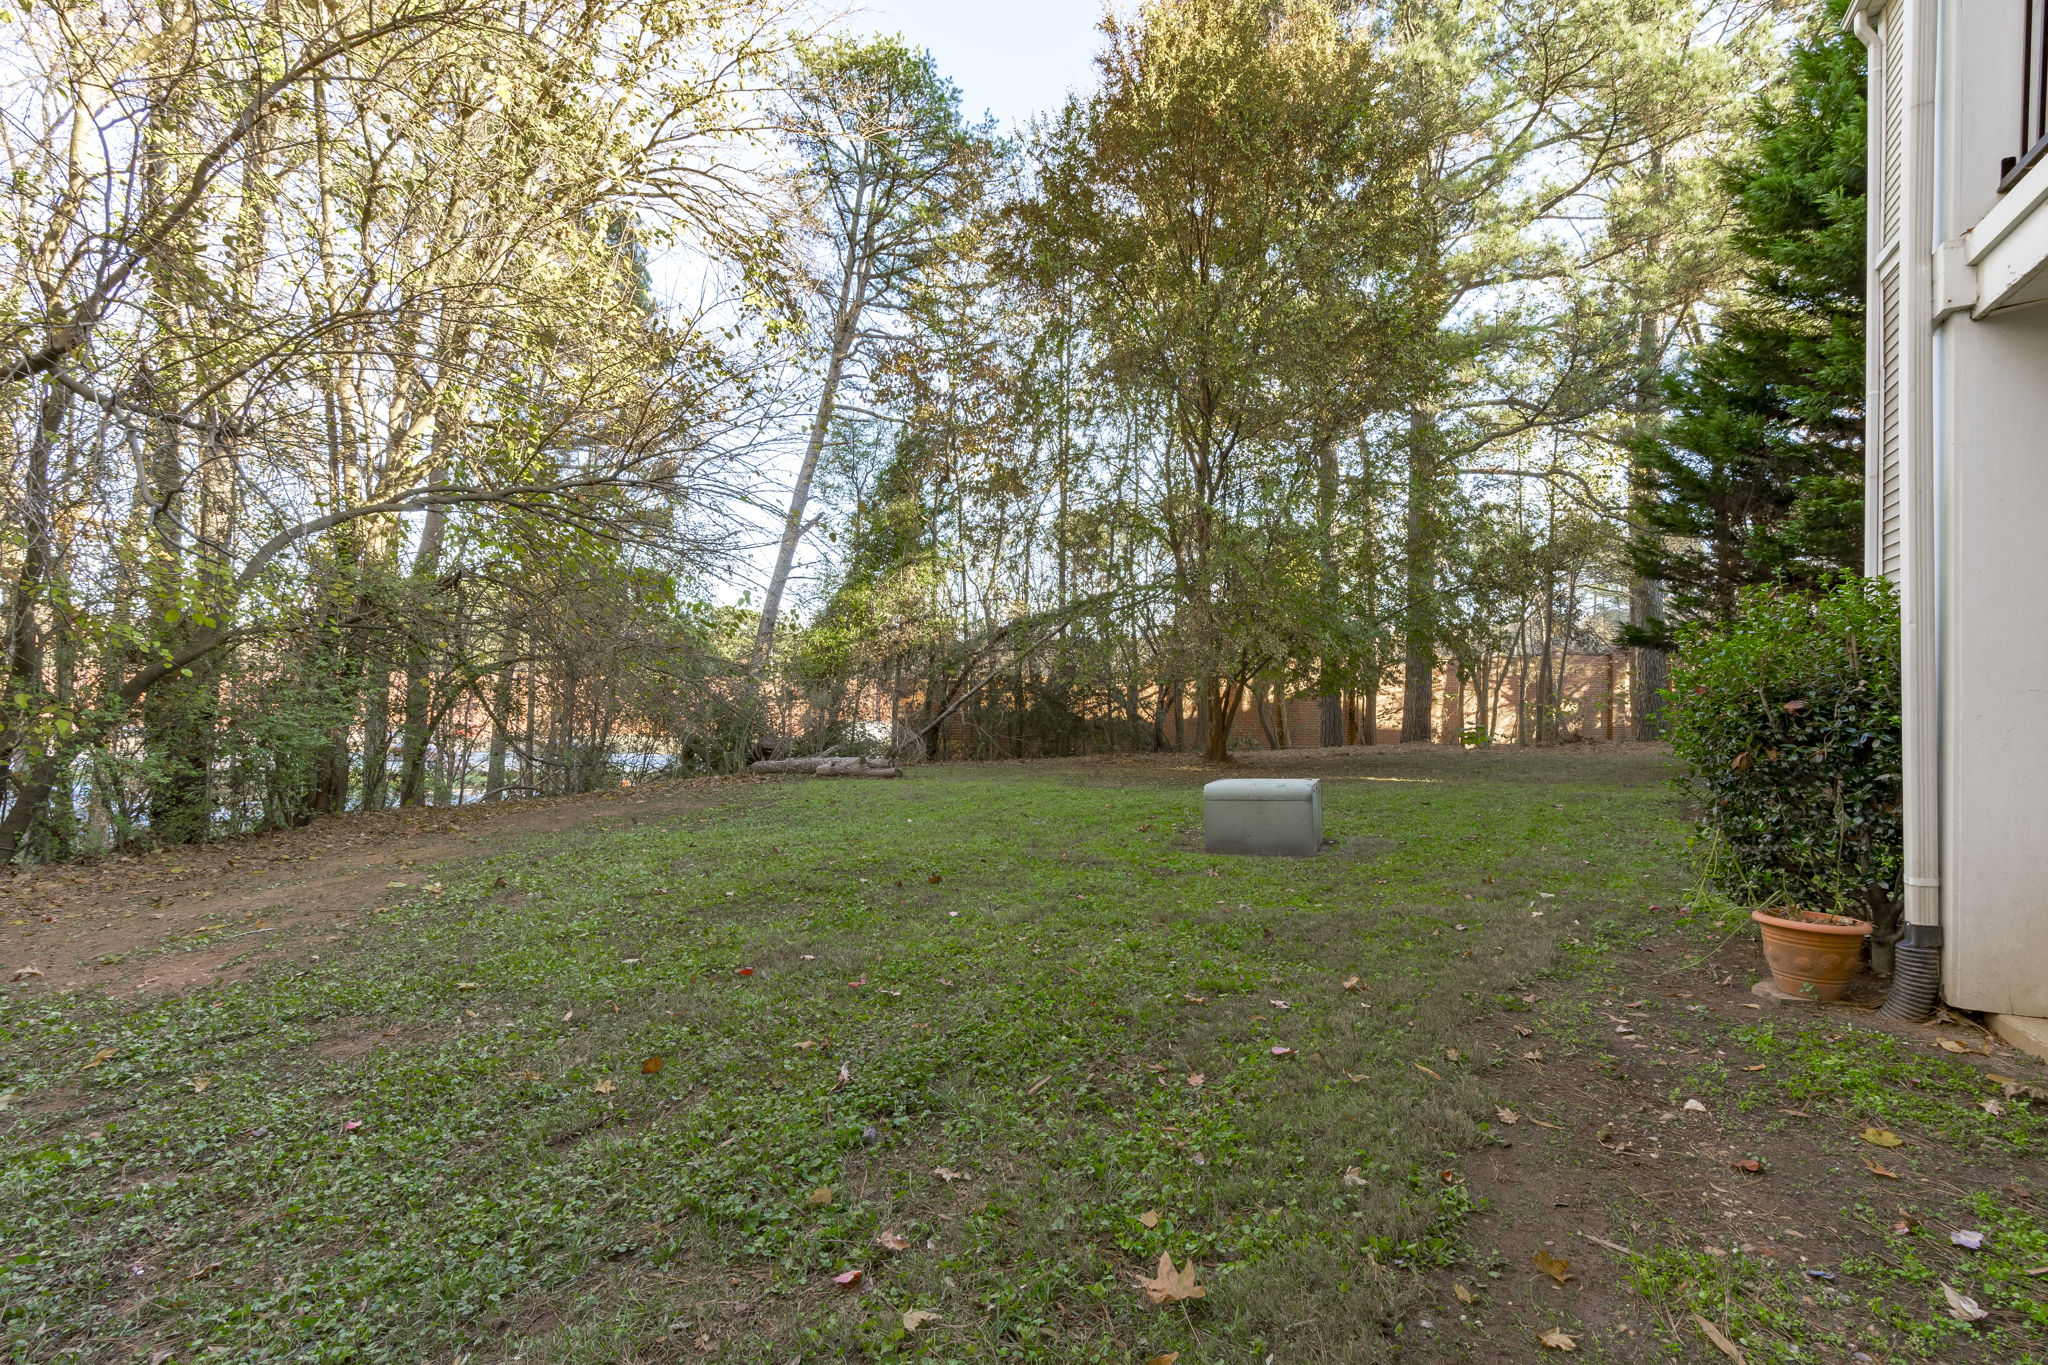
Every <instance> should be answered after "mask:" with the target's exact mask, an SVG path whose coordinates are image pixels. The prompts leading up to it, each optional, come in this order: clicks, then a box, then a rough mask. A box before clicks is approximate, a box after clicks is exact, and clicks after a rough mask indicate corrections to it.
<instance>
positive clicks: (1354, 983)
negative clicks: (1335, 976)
mask: <svg viewBox="0 0 2048 1365" xmlns="http://www.w3.org/2000/svg"><path fill="white" fill-rule="evenodd" d="M1358 988H1359V981H1358V978H1357V977H1355V976H1350V977H1346V978H1345V979H1344V989H1345V990H1347V991H1355V990H1357V989H1358Z"/></svg>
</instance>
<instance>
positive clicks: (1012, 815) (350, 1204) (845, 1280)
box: [0, 753, 1822, 1365]
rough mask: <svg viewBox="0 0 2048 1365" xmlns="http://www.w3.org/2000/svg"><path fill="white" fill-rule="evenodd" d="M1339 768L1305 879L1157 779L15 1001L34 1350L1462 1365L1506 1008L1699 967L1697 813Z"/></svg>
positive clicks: (1090, 781) (597, 856) (1536, 774)
mask: <svg viewBox="0 0 2048 1365" xmlns="http://www.w3.org/2000/svg"><path fill="white" fill-rule="evenodd" d="M1318 771H1320V772H1322V773H1323V774H1324V775H1325V776H1328V777H1330V778H1331V779H1332V780H1331V781H1330V782H1329V785H1328V788H1327V789H1326V790H1327V794H1328V812H1329V831H1328V832H1329V834H1330V836H1331V838H1332V839H1333V840H1334V841H1335V846H1334V847H1333V848H1331V849H1329V850H1327V851H1326V852H1325V854H1324V855H1323V856H1322V857H1321V858H1319V859H1316V860H1298V861H1297V860H1253V859H1233V858H1212V857H1209V856H1207V855H1205V854H1203V853H1202V852H1201V851H1200V845H1199V822H1200V813H1199V786H1200V783H1201V782H1202V781H1203V780H1205V779H1206V778H1208V777H1211V776H1214V773H1213V772H1211V771H1205V770H1200V769H1195V768H1189V767H1176V766H1174V765H1173V764H1172V763H1168V762H1142V763H1129V764H1115V763H1094V764H1079V763H1076V764H1037V765H1002V766H991V767H986V768H979V767H957V768H936V769H930V770H926V771H923V772H920V773H918V774H917V775H916V776H915V777H914V778H913V779H912V780H909V781H905V782H900V783H880V782H843V783H842V782H831V781H817V780H810V779H797V780H792V781H788V782H783V783H779V784H774V785H752V786H747V785H736V786H733V787H731V788H722V789H715V791H714V793H713V804H710V805H707V806H706V807H704V808H703V809H701V810H698V811H696V812H694V813H691V814H687V815H685V816H682V817H679V818H676V819H673V820H665V821H662V822H660V823H649V824H643V825H641V826H639V827H637V828H613V829H609V830H603V829H595V828H585V829H580V830H571V831H568V832H564V833H561V834H556V835H550V836H546V837H543V838H536V839H531V840H527V841H524V842H521V843H518V844H516V845H514V846H511V847H508V848H503V849H499V850H496V851H493V852H491V853H490V854H489V855H488V856H487V857H486V858H485V859H484V860H483V861H480V862H477V863H473V864H470V865H468V866H466V867H464V868H462V869H460V870H459V871H452V872H449V873H445V874H442V875H440V876H439V877H438V879H436V878H433V877H428V878H425V879H422V878H421V877H412V878H410V879H408V880H409V883H410V884H409V885H408V886H407V887H406V888H405V889H402V890H401V889H397V888H393V889H392V890H391V891H390V895H391V896H392V897H393V898H394V899H393V900H392V901H391V902H390V909H389V910H388V912H386V913H383V914H379V915H376V916H372V917H370V919H369V920H368V921H366V923H365V926H364V927H363V928H361V929H359V930H354V931H351V932H349V933H348V934H346V935H345V936H344V937H342V938H340V939H337V940H335V941H332V942H326V941H321V942H308V943H306V944H305V945H303V947H304V951H302V952H298V953H296V954H295V955H294V956H293V957H292V959H291V960H290V961H289V962H285V963H281V964H279V965H278V966H276V967H274V968H272V969H270V970H268V971H267V972H265V973H264V974H262V975H259V976H258V977H257V978H255V979H254V980H251V981H248V982H245V983H241V984H230V985H226V986H222V987H217V988H211V989H201V990H196V991H192V992H190V993H188V994H185V995H183V996H179V997H176V998H171V999H166V1000H162V1001H157V1002H154V1003H149V1004H143V1005H136V1004H133V1003H129V1002H123V1001H120V1000H109V999H104V998H100V997H99V996H95V995H89V994H85V993H77V994H69V995H65V994H60V993H56V992H52V991H49V990H46V989H42V988H35V989H30V988H29V987H8V988H0V989H5V990H8V991H11V992H12V993H11V994H10V995H7V996H6V997H5V998H4V1000H0V1091H12V1092H13V1094H12V1097H11V1099H10V1100H9V1101H8V1102H7V1110H6V1112H5V1113H0V1160H4V1166H0V1207H4V1208H5V1209H6V1210H7V1225H6V1233H7V1236H6V1241H5V1248H4V1255H5V1260H4V1262H0V1304H4V1308H0V1316H4V1339H5V1341H6V1343H7V1347H8V1350H9V1356H8V1359H10V1360H16V1361H21V1362H31V1361H34V1362H41V1361H136V1362H146V1361H149V1360H151V1359H153V1358H154V1359H157V1360H158V1361H159V1363H160V1365H162V1362H165V1361H175V1362H178V1365H191V1363H192V1362H197V1361H202V1360H208V1359H214V1360H231V1361H236V1362H242V1361H251V1362H254V1361H286V1360H289V1361H295V1362H297V1361H332V1362H341V1361H347V1362H373V1361H375V1362H382V1361H391V1362H398V1361H404V1362H408V1365H410V1363H411V1362H421V1361H433V1362H444V1363H446V1362H455V1361H459V1360H465V1359H466V1360H470V1361H475V1362H483V1361H513V1360H519V1361H525V1362H550V1363H553V1362H560V1363H562V1365H569V1363H571V1362H575V1363H576V1365H600V1363H602V1365H623V1363H624V1362H654V1361H682V1360H707V1359H709V1360H717V1361H721V1362H760V1363H761V1365H771V1363H772V1365H788V1362H791V1361H793V1360H796V1359H802V1360H805V1361H826V1360H841V1361H858V1360H882V1359H894V1358H899V1357H900V1358H906V1359H921V1360H928V1361H935V1362H936V1361H968V1360H973V1361H989V1360H1005V1361H1047V1362H1084V1361H1116V1362H1129V1361H1146V1360H1148V1359H1151V1358H1152V1357H1154V1356H1158V1355H1170V1354H1172V1353H1174V1352H1179V1353H1180V1361H1181V1362H1182V1365H1196V1362H1203V1363H1204V1365H1207V1363H1209V1362H1238V1361H1263V1360H1266V1359H1267V1358H1268V1357H1269V1355H1271V1356H1272V1357H1273V1358H1275V1359H1276V1360H1277V1361H1280V1362H1287V1363H1288V1365H1293V1363H1294V1362H1305V1361H1371V1360H1382V1359H1384V1360H1396V1359H1406V1360H1422V1359H1439V1358H1442V1359H1451V1358H1465V1357H1463V1356H1460V1355H1456V1354H1452V1353H1450V1349H1449V1348H1448V1347H1445V1348H1442V1351H1443V1353H1441V1354H1439V1353H1437V1352H1438V1349H1439V1348H1437V1347H1436V1346H1433V1345H1429V1344H1426V1343H1428V1342H1431V1341H1434V1340H1436V1339H1435V1338H1428V1337H1424V1338H1420V1339H1418V1338H1417V1336H1416V1328H1415V1327H1414V1322H1415V1320H1416V1318H1417V1316H1418V1315H1420V1314H1424V1313H1426V1312H1428V1311H1431V1306H1432V1305H1435V1304H1437V1303H1439V1302H1440V1301H1441V1300H1442V1299H1443V1296H1444V1289H1445V1288H1446V1285H1447V1282H1448V1277H1447V1276H1446V1275H1444V1274H1441V1273H1439V1272H1442V1271H1446V1270H1448V1269H1449V1268H1451V1267H1453V1266H1457V1265H1465V1266H1468V1267H1469V1266H1470V1265H1472V1264H1474V1263H1475V1249H1474V1248H1473V1247H1472V1245H1471V1244H1470V1241H1469V1234H1470V1229H1471V1227H1472V1225H1473V1218H1472V1214H1473V1211H1474V1210H1473V1205H1474V1196H1473V1194H1472V1193H1471V1189H1472V1186H1471V1185H1470V1183H1469V1182H1468V1180H1467V1179H1466V1175H1465V1170H1464V1168H1465V1164H1466V1162H1467V1161H1468V1160H1469V1159H1470V1156H1471V1154H1472V1153H1474V1152H1476V1151H1480V1150H1484V1149H1486V1148H1488V1147H1489V1146H1490V1145H1497V1144H1499V1143H1500V1142H1501V1140H1502V1127H1501V1124H1500V1123H1499V1121H1498V1120H1497V1119H1496V1118H1495V1109H1496V1106H1497V1105H1499V1104H1502V1103H1507V1102H1511V1101H1514V1100H1515V1094H1516V1092H1517V1091H1518V1090H1519V1089H1525V1088H1526V1087H1527V1085H1528V1084H1529V1081H1528V1077H1529V1075H1530V1073H1531V1072H1532V1070H1534V1069H1535V1068H1534V1067H1533V1065H1532V1063H1531V1062H1530V1061H1529V1060H1528V1059H1527V1056H1526V1053H1525V1051H1524V1050H1525V1049H1528V1048H1530V1047H1532V1046H1534V1047H1538V1049H1539V1050H1540V1045H1541V1042H1542V1040H1541V1039H1538V1040H1537V1042H1536V1043H1535V1044H1532V1043H1529V1042H1524V1041H1521V1040H1520V1039H1519V1036H1518V1034H1517V1033H1516V1032H1515V1031H1514V1030H1513V1029H1512V1028H1504V1027H1502V1021H1503V1020H1504V1019H1506V1020H1507V1021H1508V1022H1509V1023H1510V1024H1512V1023H1513V1021H1514V1020H1517V1019H1524V1018H1526V1019H1528V1020H1530V1021H1531V1022H1537V1021H1538V1020H1539V1017H1540V1016H1541V1015H1542V1014H1543V1013H1544V1012H1547V1011H1552V1010H1556V1009H1558V1008H1559V1007H1560V1002H1561V1001H1562V1000H1564V999H1566V998H1570V999H1572V1000H1577V999H1578V997H1575V996H1571V995H1570V992H1571V991H1573V990H1580V991H1581V993H1582V994H1583V992H1584V991H1591V990H1597V989H1598V984H1597V983H1598V982H1599V981H1600V979H1601V976H1602V973H1603V972H1607V971H1610V970H1611V969H1612V965H1613V959H1614V958H1615V957H1616V956H1617V955H1618V954H1620V953H1622V952H1624V951H1628V950H1630V947H1629V946H1630V945H1631V944H1635V943H1638V942H1640V941H1643V940H1645V939H1646V938H1648V937H1649V936H1650V935H1651V934H1653V933H1667V934H1668V933H1669V932H1671V930H1672V924H1671V920H1672V915H1671V911H1670V910H1669V909H1668V908H1667V909H1666V910H1663V911H1656V912H1653V911H1652V909H1651V907H1652V906H1653V905H1663V906H1666V907H1670V906H1672V905H1674V904H1675V903H1677V900H1678V899H1679V898H1680V896H1681V895H1682V894H1683V891H1684V888H1685V885H1686V877H1685V874H1684V871H1683V860H1682V854H1683V835H1682V831H1681V829H1680V826H1679V824H1678V822H1677V820H1676V819H1675V809H1674V804H1673V798H1672V797H1671V796H1670V794H1669V792H1668V789H1667V788H1666V786H1665V785H1664V782H1665V779H1666V777H1667V776H1668V772H1667V770H1666V769H1665V767H1664V766H1663V764H1662V762H1661V761H1660V760H1659V759H1657V758H1656V757H1655V756H1654V755H1648V754H1640V755H1631V754H1627V753H1618V754H1609V755H1604V756H1597V757H1586V758H1571V757H1565V756H1557V755H1550V756H1545V757H1543V758H1541V759H1540V760H1539V759H1538V758H1536V757H1534V756H1529V755H1519V754H1495V755H1473V756H1462V755H1443V754H1422V755H1412V756H1411V755H1407V754H1386V755H1373V756H1369V757H1365V758H1357V759H1331V760H1326V761H1324V762H1323V763H1322V764H1321V766H1320V768H1319V769H1318ZM314 953H317V954H318V956H317V958H316V957H314V956H313V954H314ZM1354 978H1355V980H1354ZM1572 983H1578V984H1577V985H1576V986H1575V985H1573V984H1572ZM1571 1008H1572V1009H1577V1010H1579V1012H1580V1015H1582V1016H1583V1017H1584V1018H1585V1019H1588V1020H1592V1019H1597V1017H1598V1016H1597V1011H1595V1010H1593V1009H1592V1007H1591V1006H1590V1005H1589V1004H1586V1003H1585V1002H1583V1001H1581V1002H1580V1003H1578V1004H1574V1005H1572V1006H1571ZM1573 1017H1578V1016H1571V1015H1570V1013H1569V1011H1567V1012H1566V1015H1564V1016H1560V1027H1563V1028H1567V1029H1568V1028H1569V1027H1570V1025H1571V1018H1573ZM1754 1017H1755V1016H1751V1018H1752V1019H1753V1018H1754ZM1591 1027H1593V1028H1595V1029H1604V1028H1605V1025H1604V1024H1594V1025H1592V1026H1591ZM1759 1046H1768V1047H1771V1048H1776V1049H1779V1050H1780V1051H1781V1052H1782V1051H1783V1050H1785V1049H1790V1048H1794V1047H1796V1046H1798V1043H1797V1042H1796V1040H1795V1039H1793V1038H1789V1037H1781V1038H1773V1039H1769V1040H1764V1041H1763V1042H1760V1043H1759ZM1788 1093H1790V1092H1788ZM1794 1098H1796V1095H1795V1096H1794ZM1516 1131H1517V1134H1518V1135H1519V1134H1522V1133H1526V1132H1528V1129H1527V1128H1526V1127H1524V1128H1522V1129H1518V1130H1516ZM1162 1255H1168V1256H1171V1257H1172V1258H1173V1259H1174V1261H1175V1263H1176V1265H1181V1266H1185V1264H1186V1263H1187V1262H1188V1261H1190V1260H1192V1261H1193V1262H1194V1264H1195V1266H1196V1274H1197V1276H1198V1277H1199V1280H1200V1283H1201V1284H1202V1285H1203V1286H1204V1288H1205V1291H1206V1292H1205V1293H1204V1295H1203V1296H1202V1297H1200V1298H1199V1299H1191V1300H1187V1301H1182V1302H1175V1303H1168V1304H1154V1303H1153V1302H1151V1301H1150V1298H1149V1297H1148V1296H1147V1295H1146V1294H1145V1293H1143V1292H1141V1288H1140V1286H1139V1284H1138V1282H1137V1277H1138V1276H1139V1275H1153V1274H1155V1273H1156V1271H1157V1267H1158V1264H1159V1259H1160V1257H1161V1256H1162ZM1477 1260H1479V1261H1483V1260H1484V1257H1483V1256H1479V1257H1477ZM1636 1270H1637V1271H1638V1272H1639V1273H1640V1274H1641V1276H1642V1280H1643V1282H1642V1286H1641V1287H1642V1290H1643V1292H1644V1293H1646V1294H1667V1295H1668V1294H1673V1293H1675V1294H1677V1295H1678V1298H1680V1299H1682V1298H1683V1297H1684V1295H1685V1294H1688V1293H1694V1292H1695V1291H1696V1288H1697V1285H1696V1281H1697V1277H1694V1278H1692V1279H1687V1278H1684V1277H1676V1278H1674V1276H1673V1275H1672V1274H1671V1273H1669V1272H1670V1270H1671V1267H1669V1266H1665V1265H1661V1264H1651V1263H1649V1262H1647V1261H1646V1262H1645V1263H1644V1264H1643V1265H1641V1266H1638V1267H1636ZM1461 1273H1466V1272H1461ZM1715 1273H1716V1274H1725V1273H1726V1267H1720V1268H1717V1269H1716V1271H1715ZM1677 1285H1683V1286H1684V1288H1683V1289H1682V1290H1680V1289H1676V1288H1674V1286H1677ZM1677 1301H1678V1299H1673V1302H1674V1303H1676V1302H1677ZM906 1313H912V1314H929V1315H933V1316H930V1317H923V1318H917V1317H913V1318H912V1319H910V1321H911V1323H912V1324H913V1326H911V1327H909V1328H906V1325H905V1324H906V1318H905V1315H906ZM1518 1340H1519V1341H1520V1342H1521V1343H1522V1345H1521V1346H1520V1347H1519V1348H1517V1349H1516V1350H1513V1351H1510V1352H1509V1353H1508V1354H1506V1355H1504V1356H1502V1357H1500V1358H1503V1359H1526V1358H1532V1357H1533V1355H1535V1354H1539V1353H1540V1351H1539V1350H1538V1348H1536V1347H1535V1345H1534V1342H1533V1341H1532V1340H1531V1339H1530V1338H1529V1337H1528V1336H1527V1335H1526V1334H1524V1335H1521V1336H1519V1338H1518ZM1589 1344H1590V1343H1589ZM1645 1349H1647V1343H1645ZM163 1353H168V1354H163ZM1488 1358H1493V1357H1488ZM1607 1358H1613V1359H1618V1360H1630V1359H1638V1358H1640V1359H1662V1358H1665V1357H1664V1356H1663V1355H1661V1354H1644V1355H1641V1356H1635V1355H1631V1354H1629V1353H1627V1352H1626V1351H1624V1352H1622V1353H1620V1354H1616V1355H1613V1356H1611V1357H1607ZM1702 1358H1704V1357H1702ZM1787 1358H1788V1359H1790V1358H1797V1357H1787ZM1814 1358H1816V1359H1818V1358H1822V1357H1814Z"/></svg>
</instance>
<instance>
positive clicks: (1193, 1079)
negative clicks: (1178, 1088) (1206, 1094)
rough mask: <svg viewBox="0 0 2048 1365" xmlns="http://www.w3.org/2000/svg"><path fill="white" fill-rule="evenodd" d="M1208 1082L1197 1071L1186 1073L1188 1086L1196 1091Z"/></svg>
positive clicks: (1207, 1079)
mask: <svg viewBox="0 0 2048 1365" xmlns="http://www.w3.org/2000/svg"><path fill="white" fill-rule="evenodd" d="M1208 1081H1209V1078H1208V1077H1207V1076H1204V1075H1203V1074H1202V1073H1201V1072H1199V1071H1190V1072H1189V1073H1188V1084H1189V1085H1190V1086H1192V1087H1193V1088H1195V1089H1196V1090H1200V1089H1201V1088H1202V1087H1203V1086H1204V1085H1206V1084H1208Z"/></svg>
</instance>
